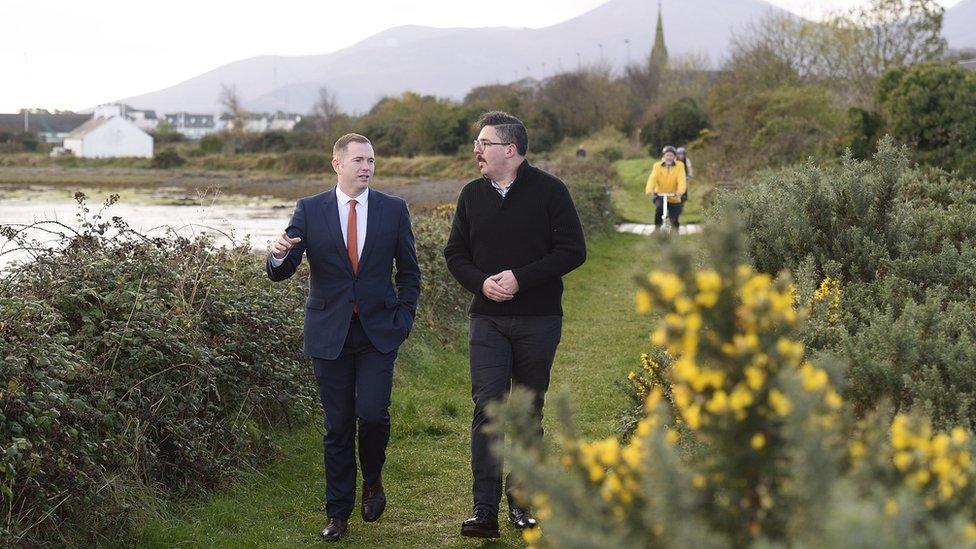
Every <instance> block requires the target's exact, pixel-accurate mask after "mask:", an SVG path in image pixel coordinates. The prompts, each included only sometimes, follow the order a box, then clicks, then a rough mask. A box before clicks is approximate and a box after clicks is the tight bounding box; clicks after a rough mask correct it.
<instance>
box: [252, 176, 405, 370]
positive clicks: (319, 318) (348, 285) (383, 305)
mask: <svg viewBox="0 0 976 549" xmlns="http://www.w3.org/2000/svg"><path fill="white" fill-rule="evenodd" d="M285 232H286V233H287V234H288V236H289V237H291V238H294V237H296V236H297V237H299V238H301V239H302V240H301V242H299V243H298V244H296V245H295V246H294V247H293V248H292V249H291V250H290V251H289V252H288V255H287V256H285V260H284V263H282V264H281V265H280V266H278V267H273V266H272V264H271V256H270V254H269V255H268V260H267V265H266V267H267V272H268V277H269V278H270V279H271V280H274V281H279V280H284V279H286V278H288V277H290V276H291V275H293V274H295V269H296V268H297V267H298V265H299V264H300V263H301V262H302V255H303V254H304V255H306V256H307V257H308V264H309V283H308V286H309V292H308V293H309V296H308V301H307V302H306V303H305V346H304V351H305V354H307V355H309V356H312V357H315V358H322V359H327V360H333V359H335V358H336V357H338V356H339V352H340V351H341V350H342V345H343V343H344V342H345V341H346V334H347V333H348V331H349V323H350V321H351V320H352V309H353V303H356V304H357V305H358V307H359V318H360V321H361V322H362V325H363V330H364V331H365V332H366V335H367V336H368V337H369V340H370V342H372V344H373V346H374V347H376V350H378V351H379V352H381V353H388V352H390V351H393V350H394V349H396V348H397V347H399V346H400V344H401V343H403V341H404V340H405V339H406V338H407V335H408V334H409V333H410V328H411V327H412V326H413V319H414V316H415V315H416V313H417V299H418V298H419V297H420V267H419V266H418V265H417V252H416V249H415V248H414V238H413V230H412V229H411V227H410V214H409V213H408V212H407V203H406V202H405V201H404V200H403V199H402V198H398V197H395V196H390V195H387V194H383V193H381V192H379V191H377V190H375V189H370V190H369V212H368V214H367V218H366V240H365V242H364V243H363V253H362V256H361V257H360V258H359V272H358V273H355V274H354V273H353V271H352V263H350V261H349V254H348V252H347V251H346V244H345V241H344V240H343V238H342V228H341V227H340V225H339V206H338V202H337V201H336V192H335V189H332V190H331V191H326V192H323V193H320V194H317V195H315V196H309V197H305V198H302V199H300V200H299V201H298V204H297V205H296V206H295V213H294V214H293V215H292V218H291V223H290V224H289V225H288V228H287V229H286V231H285ZM394 264H395V265H396V276H395V277H394V276H392V274H393V266H394ZM394 279H395V280H396V288H394V285H393V280H394Z"/></svg>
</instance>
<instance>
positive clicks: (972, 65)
mask: <svg viewBox="0 0 976 549" xmlns="http://www.w3.org/2000/svg"><path fill="white" fill-rule="evenodd" d="M959 64H960V65H962V67H963V68H964V69H969V70H971V71H976V59H967V60H965V61H960V62H959Z"/></svg>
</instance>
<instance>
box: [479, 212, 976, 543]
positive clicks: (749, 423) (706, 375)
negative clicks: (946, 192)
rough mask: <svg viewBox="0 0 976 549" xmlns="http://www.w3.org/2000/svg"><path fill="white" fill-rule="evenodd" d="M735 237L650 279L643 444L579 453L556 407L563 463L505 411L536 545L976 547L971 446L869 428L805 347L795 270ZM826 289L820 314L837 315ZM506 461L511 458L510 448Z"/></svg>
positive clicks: (637, 384)
mask: <svg viewBox="0 0 976 549" xmlns="http://www.w3.org/2000/svg"><path fill="white" fill-rule="evenodd" d="M738 229H739V227H737V226H735V225H734V224H733V223H728V224H723V225H722V226H719V227H714V226H713V227H709V228H706V232H705V234H704V236H703V237H702V238H703V240H704V242H705V247H706V252H705V253H704V254H702V255H703V256H701V257H700V256H699V254H693V253H690V252H687V251H683V250H680V249H674V248H671V249H670V261H669V262H668V266H667V267H664V268H661V269H659V270H655V271H654V272H652V273H650V274H649V275H648V276H647V277H646V278H642V279H640V280H638V286H639V287H638V290H637V296H636V306H637V309H638V311H640V312H644V313H647V312H651V311H653V312H656V313H658V314H659V316H658V317H657V320H656V321H655V322H654V323H653V324H654V326H655V327H654V328H652V330H651V340H652V342H653V343H654V344H655V345H656V346H659V347H660V350H659V351H658V352H660V353H666V356H667V357H668V364H669V366H667V367H662V365H660V364H657V362H656V361H655V360H653V359H651V358H650V357H646V358H644V363H645V365H646V372H647V376H641V375H638V374H637V373H632V374H631V376H630V377H631V378H632V383H633V384H634V385H633V387H634V391H635V392H637V393H642V394H643V396H642V397H640V398H639V401H640V402H641V404H642V406H641V410H640V411H639V412H638V417H639V420H638V421H637V423H636V428H635V430H634V433H633V436H632V437H630V438H629V439H627V440H625V441H624V442H621V441H619V440H618V439H616V438H607V439H604V440H597V441H583V440H580V439H579V437H578V436H577V435H576V434H575V429H574V427H573V425H572V417H571V413H570V412H569V409H568V401H567V400H566V399H565V398H561V399H557V409H558V413H559V418H560V421H559V423H560V425H561V427H562V433H561V437H560V440H561V448H560V449H559V450H557V451H556V452H555V453H554V454H548V453H545V452H543V451H542V449H541V448H538V447H536V446H534V445H533V444H532V443H531V442H530V439H528V438H527V437H526V436H525V435H524V433H527V432H529V431H530V427H529V425H530V423H529V422H530V421H531V419H530V418H531V415H532V413H531V398H532V397H531V395H529V394H528V393H526V392H521V391H520V392H517V393H514V394H513V397H512V398H511V399H509V404H508V405H507V406H504V407H500V408H499V407H495V408H494V409H493V410H492V413H493V414H495V415H496V416H499V419H500V421H498V422H497V424H500V425H506V426H507V429H506V433H507V434H510V435H511V437H512V439H513V442H512V445H511V448H510V449H508V450H507V451H505V454H506V456H505V457H506V460H507V461H508V462H509V463H511V468H512V472H513V475H515V476H516V477H517V478H518V479H519V482H520V483H521V485H522V487H523V492H522V493H521V494H520V496H519V497H520V498H521V499H522V501H523V503H526V504H528V503H531V504H532V505H534V506H535V508H536V509H537V514H538V516H539V517H540V519H541V520H542V521H543V527H542V528H541V529H534V530H526V531H524V532H523V537H524V538H525V540H526V541H527V542H529V545H530V546H546V547H550V546H551V547H561V546H568V547H575V546H592V547H648V546H651V547H729V546H732V547H747V546H755V547H770V546H794V545H796V546H811V547H814V546H837V545H844V546H848V545H852V544H853V545H857V546H963V545H967V546H968V545H970V544H972V543H973V542H974V541H976V523H974V521H976V487H974V486H973V483H974V482H976V464H974V462H973V461H972V459H971V452H972V450H973V448H974V445H973V439H972V436H971V434H970V433H969V432H968V431H967V430H966V429H965V428H963V427H961V426H953V427H951V428H947V429H944V430H940V429H938V428H936V427H935V426H933V425H932V424H931V423H930V422H929V420H928V418H926V417H925V416H924V415H923V414H920V413H911V414H896V415H894V418H893V419H892V413H891V411H890V410H887V409H882V410H879V411H877V412H875V413H872V414H870V415H869V416H868V417H867V418H866V419H865V420H863V421H862V422H859V423H853V422H851V421H850V414H849V413H848V411H847V407H846V405H845V402H844V400H843V398H842V397H841V396H840V394H839V393H838V391H837V389H836V388H835V387H837V383H838V382H839V381H840V375H839V374H840V371H841V367H842V366H843V364H842V362H840V361H837V360H836V359H835V358H833V357H830V356H828V355H822V354H820V355H818V356H811V354H815V353H811V352H810V350H809V349H807V347H806V346H805V345H804V344H803V343H802V340H801V338H802V334H803V331H804V322H805V319H806V318H808V317H809V316H810V315H813V314H816V311H815V310H813V309H811V308H810V307H808V306H806V305H805V302H806V300H805V299H803V296H801V295H800V294H799V293H798V292H797V290H796V288H795V287H794V286H793V285H792V284H791V283H790V277H789V275H788V274H787V273H781V274H780V275H779V276H776V277H775V278H774V277H773V276H771V275H770V274H766V273H761V272H757V271H756V270H754V269H753V268H752V267H750V266H748V265H742V264H740V263H739V261H740V260H741V258H742V257H743V255H744V253H743V252H744V248H743V245H742V243H741V240H740V239H739V237H738V235H737V232H738ZM833 288H834V287H833V285H832V284H827V285H825V286H824V287H823V288H820V289H818V290H822V291H820V292H819V294H820V295H819V296H818V297H817V299H818V300H823V301H825V302H827V303H832V302H833V298H832V297H831V296H833V295H834V289H833ZM499 451H502V449H501V448H499Z"/></svg>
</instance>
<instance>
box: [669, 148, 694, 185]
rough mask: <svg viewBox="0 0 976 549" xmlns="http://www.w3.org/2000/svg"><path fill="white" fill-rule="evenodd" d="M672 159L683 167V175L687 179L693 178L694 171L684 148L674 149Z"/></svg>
mask: <svg viewBox="0 0 976 549" xmlns="http://www.w3.org/2000/svg"><path fill="white" fill-rule="evenodd" d="M674 158H675V160H677V161H678V162H681V163H682V164H684V165H685V175H686V176H687V177H688V179H691V178H693V177H695V170H694V169H693V168H692V167H691V159H690V158H688V151H687V150H685V148H684V147H678V148H677V149H675V151H674Z"/></svg>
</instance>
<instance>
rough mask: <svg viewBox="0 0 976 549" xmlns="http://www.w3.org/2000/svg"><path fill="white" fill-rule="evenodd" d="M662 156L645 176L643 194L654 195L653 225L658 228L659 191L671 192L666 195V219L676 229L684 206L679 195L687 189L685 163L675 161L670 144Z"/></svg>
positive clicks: (661, 209) (660, 211) (661, 200)
mask: <svg viewBox="0 0 976 549" xmlns="http://www.w3.org/2000/svg"><path fill="white" fill-rule="evenodd" d="M662 153H663V157H662V158H661V161H660V162H656V163H655V164H654V169H652V170H651V175H650V176H649V177H648V178H647V186H646V187H644V194H649V195H651V196H653V197H654V226H655V227H658V228H660V227H661V224H662V223H663V221H664V220H663V219H662V218H663V217H664V197H663V196H660V194H659V193H672V194H673V196H669V197H668V219H670V220H671V225H672V226H674V230H675V231H677V230H678V227H679V225H680V224H679V222H678V218H679V217H680V216H681V209H682V207H683V206H684V204H682V202H681V195H682V194H684V192H685V191H686V190H687V186H688V184H687V181H686V180H685V165H684V164H682V163H681V162H676V161H675V157H676V151H675V148H674V147H672V146H671V145H668V146H667V147H664V150H663V151H662Z"/></svg>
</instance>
